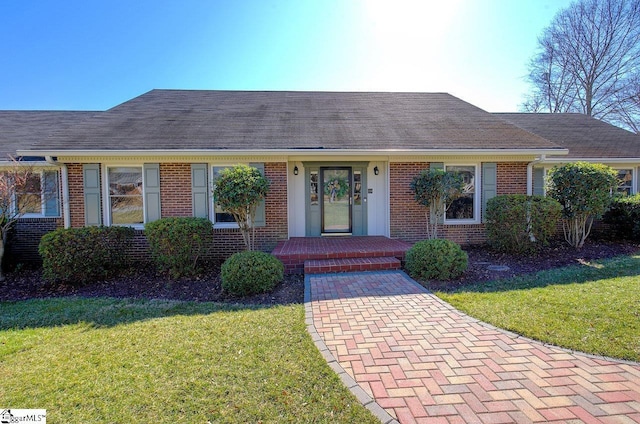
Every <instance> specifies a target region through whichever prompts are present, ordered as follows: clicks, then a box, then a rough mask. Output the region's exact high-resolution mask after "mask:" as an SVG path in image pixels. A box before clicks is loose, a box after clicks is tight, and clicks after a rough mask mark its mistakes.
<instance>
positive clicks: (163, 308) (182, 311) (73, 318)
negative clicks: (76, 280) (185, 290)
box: [0, 297, 269, 331]
mask: <svg viewBox="0 0 640 424" xmlns="http://www.w3.org/2000/svg"><path fill="white" fill-rule="evenodd" d="M268 307H269V306H260V305H258V306H248V305H240V304H222V303H211V302H187V301H179V300H166V299H151V300H141V299H116V298H105V297H102V298H77V297H76V298H74V297H66V298H65V297H63V298H49V299H30V300H24V301H15V302H4V303H2V308H0V331H2V330H14V329H15V330H23V329H29V328H43V327H57V326H64V325H76V324H87V325H89V326H90V327H94V328H102V327H114V326H117V325H122V324H130V323H133V322H137V321H147V320H152V319H159V318H166V317H173V316H181V315H182V316H195V315H208V314H211V313H217V312H229V313H234V312H241V311H246V310H260V309H265V308H268Z"/></svg>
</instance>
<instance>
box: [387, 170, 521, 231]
mask: <svg viewBox="0 0 640 424" xmlns="http://www.w3.org/2000/svg"><path fill="white" fill-rule="evenodd" d="M428 168H429V164H428V163H421V162H415V163H393V162H392V163H391V164H390V170H389V186H390V202H391V206H390V208H391V223H390V234H391V238H397V239H401V240H405V241H409V242H416V241H419V240H424V239H425V238H426V237H427V231H426V218H425V209H424V208H423V207H421V206H419V205H418V204H417V203H416V201H415V200H414V199H413V193H412V192H411V190H410V189H409V183H410V182H411V180H412V179H413V177H414V176H416V175H417V174H418V173H419V172H420V171H422V170H423V169H428ZM497 179H498V186H497V193H498V195H501V194H526V192H527V164H526V163H525V162H504V163H498V164H497ZM477 190H481V187H478V188H477ZM440 231H441V236H442V237H443V238H446V239H449V240H452V241H455V242H456V243H459V244H479V243H484V242H485V241H486V233H485V229H484V224H473V225H466V224H465V225H443V226H441V227H440Z"/></svg>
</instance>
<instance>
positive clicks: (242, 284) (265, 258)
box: [221, 251, 284, 296]
mask: <svg viewBox="0 0 640 424" xmlns="http://www.w3.org/2000/svg"><path fill="white" fill-rule="evenodd" d="M221 277H222V289H223V290H224V291H226V292H229V293H230V294H232V295H234V296H248V295H252V294H257V293H265V292H268V291H270V290H272V289H273V288H274V287H275V286H276V285H277V284H278V283H280V282H281V281H282V280H283V278H284V265H282V262H280V261H279V260H278V259H277V258H276V257H275V256H273V255H270V254H268V253H264V252H259V251H244V252H238V253H234V254H233V255H232V256H231V257H230V258H228V259H227V260H226V261H224V263H223V264H222V268H221Z"/></svg>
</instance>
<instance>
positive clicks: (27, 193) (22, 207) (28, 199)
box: [16, 173, 42, 214]
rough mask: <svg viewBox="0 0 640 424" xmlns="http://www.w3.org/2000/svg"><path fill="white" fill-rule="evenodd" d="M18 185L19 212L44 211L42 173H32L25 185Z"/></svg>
mask: <svg viewBox="0 0 640 424" xmlns="http://www.w3.org/2000/svg"><path fill="white" fill-rule="evenodd" d="M20 185H21V187H16V189H17V190H16V207H17V208H18V210H17V212H18V213H19V214H25V213H38V214H39V213H42V193H41V184H40V174H38V173H36V174H30V175H29V176H28V178H27V180H26V181H24V185H23V184H22V183H21V184H20Z"/></svg>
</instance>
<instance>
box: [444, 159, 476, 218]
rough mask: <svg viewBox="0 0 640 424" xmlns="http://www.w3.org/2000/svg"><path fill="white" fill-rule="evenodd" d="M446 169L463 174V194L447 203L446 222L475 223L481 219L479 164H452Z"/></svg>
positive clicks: (446, 166) (445, 167)
mask: <svg viewBox="0 0 640 424" xmlns="http://www.w3.org/2000/svg"><path fill="white" fill-rule="evenodd" d="M444 169H445V171H454V172H458V173H459V174H460V175H462V180H463V182H464V188H463V194H462V196H460V197H459V198H458V199H456V200H454V201H453V202H451V204H449V205H447V212H446V213H445V217H444V222H445V223H447V224H473V223H477V222H479V220H480V207H479V206H480V181H479V180H480V173H479V172H478V165H477V164H460V165H458V164H451V165H447V164H445V166H444Z"/></svg>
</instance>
